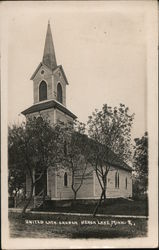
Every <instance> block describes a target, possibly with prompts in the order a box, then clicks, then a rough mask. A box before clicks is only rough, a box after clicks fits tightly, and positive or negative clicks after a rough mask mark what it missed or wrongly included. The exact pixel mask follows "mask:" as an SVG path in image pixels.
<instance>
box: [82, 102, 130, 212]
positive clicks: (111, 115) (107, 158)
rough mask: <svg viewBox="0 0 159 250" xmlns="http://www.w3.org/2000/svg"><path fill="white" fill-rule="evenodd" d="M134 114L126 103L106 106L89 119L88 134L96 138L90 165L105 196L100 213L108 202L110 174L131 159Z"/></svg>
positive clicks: (92, 147) (93, 139)
mask: <svg viewBox="0 0 159 250" xmlns="http://www.w3.org/2000/svg"><path fill="white" fill-rule="evenodd" d="M133 119H134V114H132V115H129V109H128V107H126V106H125V105H124V104H120V105H119V107H114V108H112V107H109V106H108V105H107V104H105V105H103V107H102V110H100V111H98V110H95V111H94V112H93V113H92V116H89V120H88V123H87V124H88V134H89V137H90V138H91V139H92V142H91V152H92V156H91V158H90V162H91V164H92V166H93V168H94V170H95V173H96V176H97V179H98V181H99V184H100V187H101V196H100V199H99V202H98V204H97V206H96V208H95V210H94V215H95V214H96V212H97V209H98V207H99V205H100V204H101V202H102V200H104V202H105V201H106V188H107V175H108V172H109V171H110V170H111V166H113V165H116V164H117V163H119V164H120V165H121V164H125V163H124V162H123V161H125V162H128V161H129V160H130V157H131V127H132V124H133Z"/></svg>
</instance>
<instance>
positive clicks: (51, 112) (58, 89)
mask: <svg viewBox="0 0 159 250" xmlns="http://www.w3.org/2000/svg"><path fill="white" fill-rule="evenodd" d="M31 80H32V81H33V98H34V100H33V105H32V106H31V107H29V108H28V109H26V110H24V111H23V112H22V114H24V115H25V116H26V118H27V117H28V116H38V115H39V114H40V115H41V116H44V117H45V116H47V117H49V119H50V120H51V122H52V123H56V122H58V121H62V122H69V121H72V120H73V119H75V118H76V116H75V115H74V114H73V113H72V112H71V111H70V110H68V109H67V108H66V86H67V85H68V81H67V78H66V75H65V72H64V70H63V67H62V65H57V61H56V55H55V49H54V43H53V39H52V33H51V26H50V22H48V26H47V32H46V38H45V45H44V52H43V57H42V61H41V62H40V64H39V65H38V67H37V69H36V70H35V72H34V73H33V75H32V76H31Z"/></svg>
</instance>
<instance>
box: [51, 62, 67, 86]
mask: <svg viewBox="0 0 159 250" xmlns="http://www.w3.org/2000/svg"><path fill="white" fill-rule="evenodd" d="M57 69H60V70H61V72H62V75H63V78H64V80H65V81H66V84H67V85H69V83H68V81H67V77H66V75H65V72H64V70H63V67H62V65H58V66H57V67H56V68H55V69H54V70H53V73H54V72H55V71H56V70H57Z"/></svg>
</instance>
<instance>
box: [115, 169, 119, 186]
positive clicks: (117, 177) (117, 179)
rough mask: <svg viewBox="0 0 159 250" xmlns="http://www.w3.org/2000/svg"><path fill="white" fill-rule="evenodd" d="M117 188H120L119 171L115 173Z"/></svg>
mask: <svg viewBox="0 0 159 250" xmlns="http://www.w3.org/2000/svg"><path fill="white" fill-rule="evenodd" d="M115 188H119V173H118V172H116V173H115Z"/></svg>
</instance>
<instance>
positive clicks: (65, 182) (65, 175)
mask: <svg viewBox="0 0 159 250" xmlns="http://www.w3.org/2000/svg"><path fill="white" fill-rule="evenodd" d="M67 185H68V178H67V173H66V172H65V174H64V186H65V187H67Z"/></svg>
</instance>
